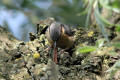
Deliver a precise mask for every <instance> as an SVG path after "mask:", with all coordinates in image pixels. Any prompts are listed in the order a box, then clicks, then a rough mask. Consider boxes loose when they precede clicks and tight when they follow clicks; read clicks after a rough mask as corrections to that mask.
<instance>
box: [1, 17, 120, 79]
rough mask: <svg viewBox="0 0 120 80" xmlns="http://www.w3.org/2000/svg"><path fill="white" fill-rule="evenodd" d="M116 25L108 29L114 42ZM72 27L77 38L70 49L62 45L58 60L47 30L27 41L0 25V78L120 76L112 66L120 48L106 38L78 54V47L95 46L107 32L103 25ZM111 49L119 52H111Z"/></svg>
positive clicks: (115, 77)
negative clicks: (103, 31)
mask: <svg viewBox="0 0 120 80" xmlns="http://www.w3.org/2000/svg"><path fill="white" fill-rule="evenodd" d="M115 20H117V19H115ZM38 27H42V26H39V25H38ZM44 27H45V26H44ZM44 27H42V28H43V29H44ZM114 27H115V26H112V27H111V28H112V29H111V28H109V29H108V31H109V39H110V42H112V41H114V39H116V36H118V35H117V34H116V33H115V31H114V30H113V28H114ZM38 29H41V28H38ZM72 30H73V31H74V34H75V39H76V40H75V43H74V46H73V48H71V49H70V50H69V51H61V50H62V49H60V48H59V49H58V63H57V64H56V63H55V62H53V61H52V58H51V57H50V56H49V55H50V54H52V53H53V49H52V48H51V49H49V47H50V45H49V43H48V41H47V40H46V37H45V35H44V34H40V33H39V32H37V34H33V33H30V41H29V42H23V41H19V40H17V39H16V38H15V37H13V36H12V35H11V34H10V33H9V32H8V31H7V30H6V29H5V28H2V27H0V35H1V37H0V54H1V55H0V80H119V79H120V74H119V73H120V71H119V70H118V71H117V72H116V73H115V74H114V75H112V76H111V73H112V71H108V70H111V68H112V67H113V66H114V64H115V63H116V62H117V61H119V59H120V56H119V53H120V49H119V48H114V47H111V46H106V44H107V42H105V43H104V44H105V45H104V46H102V47H101V48H100V49H98V50H96V51H93V52H86V53H79V54H76V53H77V52H76V50H77V48H78V47H83V46H95V45H96V41H97V40H99V39H102V38H103V36H102V34H101V32H100V30H99V29H89V30H88V29H84V28H81V27H79V28H77V29H74V28H72ZM38 31H41V30H38ZM111 50H114V51H115V52H116V53H117V54H116V55H110V54H109V53H110V51H111Z"/></svg>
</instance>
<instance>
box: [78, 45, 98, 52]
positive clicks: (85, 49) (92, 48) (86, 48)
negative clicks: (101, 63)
mask: <svg viewBox="0 0 120 80" xmlns="http://www.w3.org/2000/svg"><path fill="white" fill-rule="evenodd" d="M96 49H97V47H95V46H84V47H79V48H78V49H77V51H76V54H80V53H88V52H92V51H95V50H96Z"/></svg>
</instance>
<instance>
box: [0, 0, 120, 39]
mask: <svg viewBox="0 0 120 80" xmlns="http://www.w3.org/2000/svg"><path fill="white" fill-rule="evenodd" d="M119 4H120V1H119V0H0V25H1V26H3V27H6V28H7V29H8V30H9V31H10V32H11V33H12V34H13V35H14V36H15V37H16V38H17V39H19V40H23V41H28V40H29V36H28V33H29V32H36V23H37V22H39V21H40V20H44V19H46V18H47V17H53V18H55V20H57V21H60V22H62V23H65V24H69V25H79V26H87V27H88V26H90V25H91V24H93V22H94V21H95V20H96V21H95V22H98V24H100V26H102V27H105V26H103V25H101V24H107V26H108V25H111V22H108V21H107V19H110V17H109V16H111V15H112V14H111V13H112V12H111V13H109V12H108V10H109V11H114V12H116V13H120V5H119ZM103 11H105V12H103ZM103 13H105V14H107V17H106V15H105V14H103ZM102 16H104V17H102ZM105 18H106V19H105ZM102 32H103V34H104V32H105V31H104V29H103V31H102ZM104 36H105V37H107V36H106V35H104Z"/></svg>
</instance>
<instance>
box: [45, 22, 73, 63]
mask: <svg viewBox="0 0 120 80" xmlns="http://www.w3.org/2000/svg"><path fill="white" fill-rule="evenodd" d="M45 34H46V37H47V39H48V42H49V43H50V44H51V46H52V47H53V48H54V55H53V61H54V62H55V63H57V47H59V48H62V49H69V48H71V47H72V46H73V43H74V37H73V33H72V31H71V29H70V28H69V27H68V26H67V25H63V24H61V23H57V22H53V23H52V24H51V25H50V26H49V27H48V28H47V31H46V33H45Z"/></svg>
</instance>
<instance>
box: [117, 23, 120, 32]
mask: <svg viewBox="0 0 120 80" xmlns="http://www.w3.org/2000/svg"><path fill="white" fill-rule="evenodd" d="M116 31H117V32H120V24H117V25H116Z"/></svg>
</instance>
